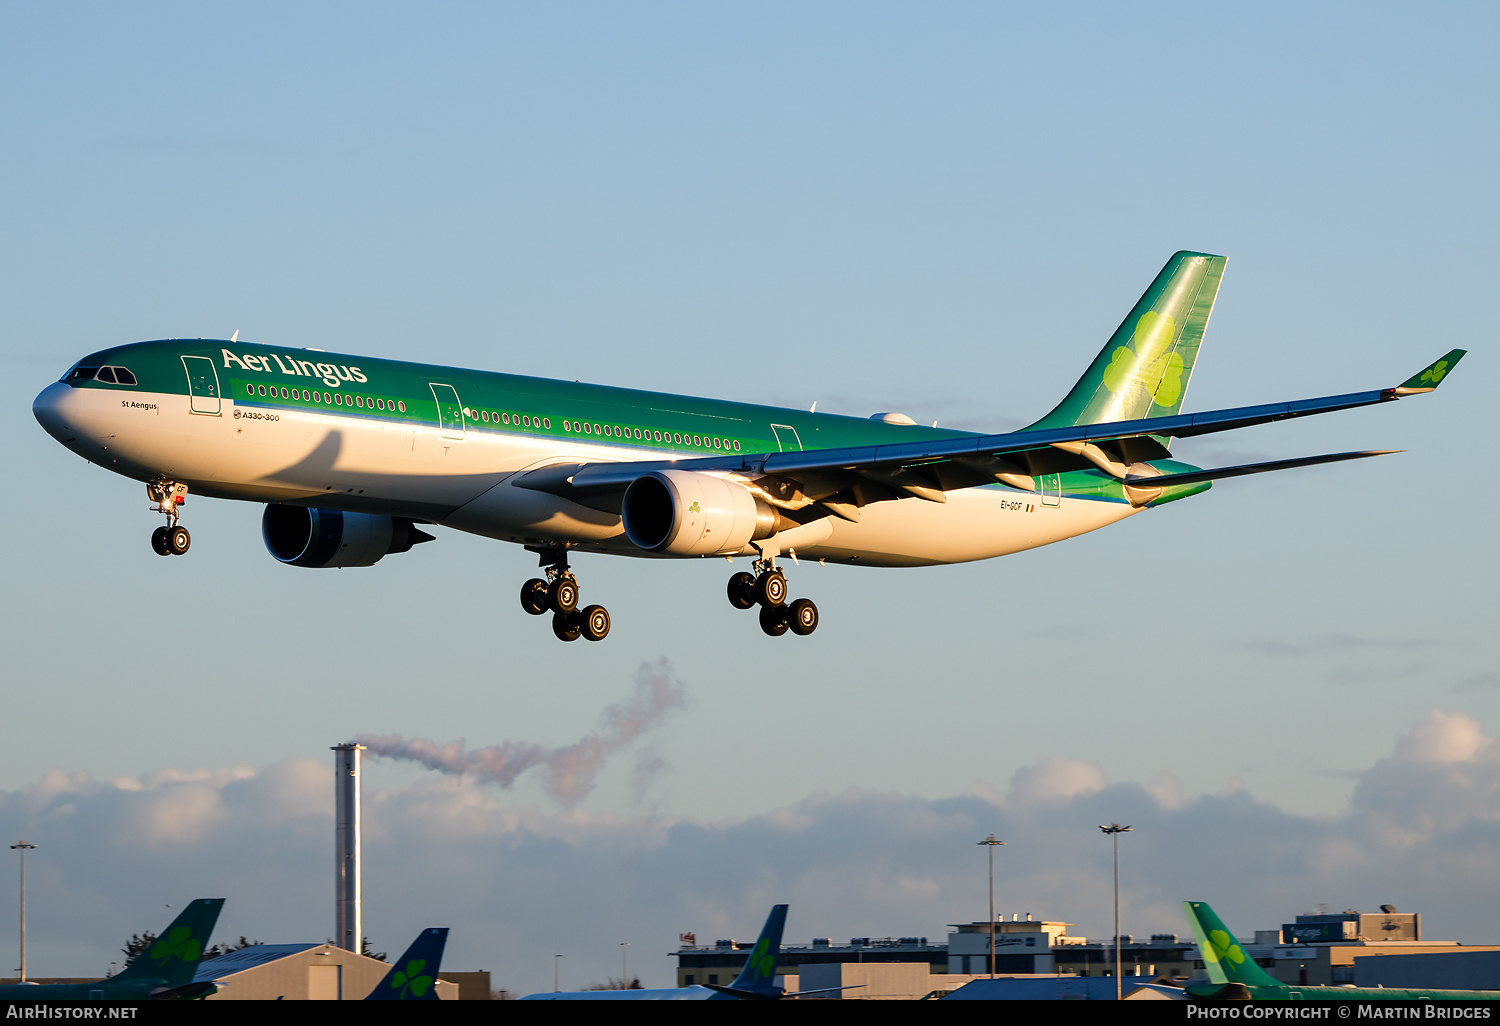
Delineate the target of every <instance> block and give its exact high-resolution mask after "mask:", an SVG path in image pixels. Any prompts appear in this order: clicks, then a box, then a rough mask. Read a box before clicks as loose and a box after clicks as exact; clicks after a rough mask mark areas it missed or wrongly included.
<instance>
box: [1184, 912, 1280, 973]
mask: <svg viewBox="0 0 1500 1026" xmlns="http://www.w3.org/2000/svg"><path fill="white" fill-rule="evenodd" d="M1182 908H1183V911H1185V912H1186V913H1187V918H1188V922H1189V923H1190V924H1192V927H1193V936H1194V937H1195V938H1197V940H1198V950H1199V951H1200V952H1201V953H1202V955H1203V965H1204V967H1205V968H1206V969H1207V970H1208V978H1209V979H1210V980H1212V981H1213V982H1214V983H1242V984H1245V985H1246V986H1250V987H1266V986H1270V987H1279V986H1281V985H1282V984H1281V981H1279V980H1277V979H1276V978H1275V977H1273V976H1272V975H1271V974H1270V973H1268V972H1266V971H1265V970H1264V969H1262V968H1261V967H1260V966H1258V965H1256V964H1255V960H1254V959H1253V958H1251V957H1250V956H1249V955H1248V954H1246V953H1245V949H1244V948H1243V947H1241V946H1240V942H1239V941H1237V940H1235V939H1234V934H1232V933H1230V932H1229V928H1228V927H1226V926H1225V925H1224V924H1223V922H1221V921H1220V920H1219V917H1218V916H1217V915H1215V914H1214V910H1213V909H1211V908H1209V907H1208V904H1207V902H1202V901H1184V902H1183V903H1182Z"/></svg>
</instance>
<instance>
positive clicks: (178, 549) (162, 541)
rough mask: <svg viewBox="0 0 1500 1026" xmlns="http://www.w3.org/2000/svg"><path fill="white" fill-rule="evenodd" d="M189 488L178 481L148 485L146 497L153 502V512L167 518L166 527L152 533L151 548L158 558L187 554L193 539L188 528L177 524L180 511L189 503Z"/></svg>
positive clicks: (149, 483) (155, 482)
mask: <svg viewBox="0 0 1500 1026" xmlns="http://www.w3.org/2000/svg"><path fill="white" fill-rule="evenodd" d="M187 492H188V486H187V485H185V484H179V483H178V482H176V481H161V480H158V481H151V482H148V483H147V485H146V496H147V498H149V499H150V500H151V501H152V502H154V503H156V505H155V506H152V507H151V508H152V510H153V511H155V512H157V513H161V514H163V515H164V516H166V518H167V526H166V527H158V528H157V529H156V530H155V531H152V532H151V548H152V550H153V551H154V552H155V553H156V554H157V555H158V556H180V555H182V554H183V553H185V552H187V550H188V546H190V545H192V543H193V538H192V536H191V535H190V534H188V530H187V528H186V527H183V526H182V525H181V524H179V523H178V522H177V520H178V512H177V511H178V509H179V508H181V506H182V504H183V503H185V502H187Z"/></svg>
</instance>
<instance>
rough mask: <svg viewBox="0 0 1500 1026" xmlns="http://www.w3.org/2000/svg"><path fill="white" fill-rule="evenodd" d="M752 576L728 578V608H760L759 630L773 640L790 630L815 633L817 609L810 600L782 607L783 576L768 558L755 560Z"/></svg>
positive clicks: (742, 573)
mask: <svg viewBox="0 0 1500 1026" xmlns="http://www.w3.org/2000/svg"><path fill="white" fill-rule="evenodd" d="M752 568H753V569H754V570H755V573H754V574H753V575H752V574H747V573H744V572H741V573H737V574H735V575H734V576H733V577H731V578H729V604H730V605H732V606H734V608H736V609H749V608H751V607H752V606H757V605H758V606H760V629H761V630H763V631H765V632H766V633H767V634H769V635H770V636H771V637H773V638H779V637H781V635H783V634H785V633H786V632H787V631H788V630H790V631H791V632H792V633H793V634H800V635H804V636H805V635H808V634H811V633H812V632H813V631H815V630H817V629H818V607H817V606H815V605H813V602H812V600H811V599H805V598H804V599H797V600H796V601H795V602H793V603H792V604H791V605H787V604H786V596H787V588H786V575H785V574H783V573H782V572H781V571H780V570H779V569H777V567H776V564H775V563H773V562H772V561H771V560H770V559H768V558H762V559H757V560H756V561H755V563H754V564H753V565H752Z"/></svg>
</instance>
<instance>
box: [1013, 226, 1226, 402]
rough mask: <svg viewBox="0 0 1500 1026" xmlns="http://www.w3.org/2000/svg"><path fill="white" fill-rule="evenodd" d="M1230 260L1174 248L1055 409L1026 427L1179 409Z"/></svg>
mask: <svg viewBox="0 0 1500 1026" xmlns="http://www.w3.org/2000/svg"><path fill="white" fill-rule="evenodd" d="M1227 262H1228V261H1227V260H1226V259H1225V258H1224V257H1221V256H1213V255H1212V254H1209V253H1189V252H1186V251H1184V252H1181V253H1175V254H1173V256H1172V259H1170V260H1168V261H1167V265H1166V266H1165V267H1163V268H1162V269H1161V273H1160V274H1158V275H1157V276H1156V280H1155V281H1153V282H1152V283H1151V287H1150V288H1148V289H1147V290H1146V292H1145V294H1144V295H1142V296H1141V298H1140V299H1139V300H1138V301H1137V302H1136V304H1135V307H1134V309H1132V310H1131V311H1130V314H1129V316H1127V317H1126V318H1125V320H1124V322H1122V323H1121V324H1120V326H1119V327H1118V328H1116V329H1115V333H1114V334H1113V335H1111V336H1110V337H1109V341H1108V342H1106V343H1105V345H1104V348H1103V349H1101V350H1100V351H1099V355H1098V356H1096V357H1094V362H1093V363H1092V364H1090V365H1089V369H1088V370H1087V371H1085V372H1084V375H1083V377H1081V378H1079V379H1078V383H1077V384H1076V385H1074V386H1073V390H1072V391H1071V392H1069V393H1068V394H1067V397H1066V398H1064V399H1063V401H1062V402H1060V403H1058V405H1057V408H1056V409H1054V410H1053V411H1052V412H1051V413H1049V414H1047V415H1046V416H1045V417H1043V418H1042V419H1041V420H1039V421H1037V422H1036V423H1035V424H1033V425H1031V427H1029V428H1027V429H1026V430H1028V431H1036V430H1041V429H1044V428H1061V427H1073V426H1076V425H1079V424H1104V423H1111V422H1114V421H1120V420H1141V419H1144V418H1147V417H1170V416H1172V415H1173V414H1176V413H1177V412H1178V411H1179V410H1181V408H1182V398H1183V396H1184V395H1186V394H1187V386H1188V378H1189V377H1190V376H1191V375H1192V373H1193V362H1194V361H1195V360H1196V359H1197V356H1198V346H1199V344H1200V343H1201V342H1202V341H1203V332H1204V330H1205V329H1206V328H1207V327H1208V317H1209V314H1211V313H1212V312H1213V308H1214V299H1215V297H1217V296H1218V294H1219V282H1220V281H1222V280H1223V277H1224V265H1225V264H1226V263H1227Z"/></svg>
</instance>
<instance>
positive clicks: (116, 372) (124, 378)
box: [63, 367, 137, 385]
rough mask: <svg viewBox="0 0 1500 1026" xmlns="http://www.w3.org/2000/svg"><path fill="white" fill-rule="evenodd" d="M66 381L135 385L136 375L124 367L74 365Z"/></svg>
mask: <svg viewBox="0 0 1500 1026" xmlns="http://www.w3.org/2000/svg"><path fill="white" fill-rule="evenodd" d="M63 380H64V381H103V382H105V383H106V384H110V385H134V384H136V383H137V382H136V380H135V375H134V374H132V373H130V371H129V370H128V369H126V368H124V367H74V368H73V370H72V371H71V372H70V373H69V374H68V376H67V377H66V378H63Z"/></svg>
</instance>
